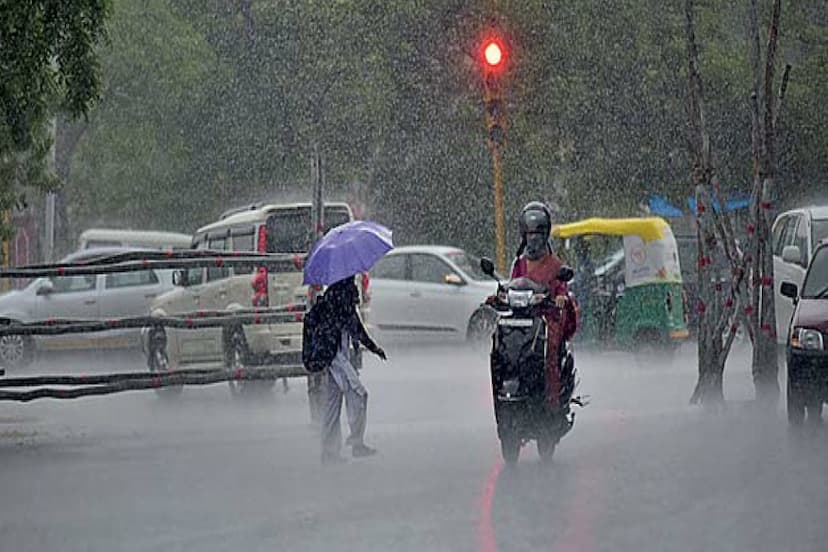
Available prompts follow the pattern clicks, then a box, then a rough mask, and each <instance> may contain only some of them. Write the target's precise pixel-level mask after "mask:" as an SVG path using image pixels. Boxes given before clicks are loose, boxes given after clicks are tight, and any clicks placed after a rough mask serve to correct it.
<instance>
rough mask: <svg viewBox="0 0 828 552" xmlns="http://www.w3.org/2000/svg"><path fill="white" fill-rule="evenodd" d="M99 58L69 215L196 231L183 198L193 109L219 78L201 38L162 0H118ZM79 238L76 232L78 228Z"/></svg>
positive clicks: (194, 130) (189, 186)
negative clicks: (99, 76) (101, 79)
mask: <svg viewBox="0 0 828 552" xmlns="http://www.w3.org/2000/svg"><path fill="white" fill-rule="evenodd" d="M110 36H111V40H110V42H109V44H107V45H106V47H104V48H103V49H102V50H101V60H102V65H103V70H104V75H105V85H104V89H103V93H102V97H101V102H100V105H99V106H98V108H97V109H96V110H95V111H94V112H93V113H92V114H91V116H90V118H89V121H88V123H87V125H86V128H85V131H84V134H83V137H82V138H81V140H80V143H79V145H78V146H77V149H76V152H75V155H74V158H73V160H72V169H71V172H70V179H69V182H68V183H67V195H68V196H69V198H70V216H71V217H72V218H73V219H74V220H78V221H85V222H86V223H87V224H88V225H115V226H123V225H124V223H126V224H128V225H132V226H135V227H153V226H162V227H171V228H180V229H186V228H190V227H191V226H192V225H194V224H197V223H198V222H200V220H199V217H198V216H197V214H196V212H197V209H198V206H188V208H186V209H182V208H181V206H182V205H183V204H184V200H185V198H186V197H188V196H190V197H202V196H204V195H209V192H210V189H209V187H207V186H205V185H206V184H207V183H202V182H197V181H196V182H191V181H189V178H188V177H189V170H190V167H191V163H192V159H193V157H194V155H195V152H194V148H195V145H196V143H197V142H196V141H197V139H198V136H197V135H198V133H199V131H200V128H199V125H200V121H199V120H198V117H199V115H200V111H199V108H200V106H201V105H202V104H204V103H205V102H207V101H209V93H210V90H211V86H212V83H213V82H214V81H215V80H220V79H222V78H224V76H225V74H224V72H223V69H222V68H221V67H220V66H219V64H218V61H217V59H216V56H215V55H214V53H213V52H212V50H211V49H210V48H209V46H208V45H207V43H206V41H205V40H204V37H203V36H202V35H201V34H199V33H197V32H195V31H194V30H193V28H192V26H191V25H190V24H189V23H188V22H187V21H186V20H184V19H182V18H181V17H179V16H178V15H176V14H175V13H174V12H173V11H172V10H171V9H170V8H169V5H168V2H166V0H147V1H145V2H132V1H130V0H116V1H115V2H114V3H113V10H112V19H111V23H110ZM78 230H81V229H80V228H78Z"/></svg>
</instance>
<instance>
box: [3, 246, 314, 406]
mask: <svg viewBox="0 0 828 552" xmlns="http://www.w3.org/2000/svg"><path fill="white" fill-rule="evenodd" d="M303 263H304V257H301V256H299V255H274V254H265V253H232V252H226V251H211V250H190V251H158V252H155V251H135V252H128V253H121V254H117V255H109V256H105V257H100V258H95V259H94V260H92V261H86V262H77V263H57V264H40V265H28V266H23V267H15V268H9V269H2V270H0V279H3V278H41V277H53V276H58V277H59V276H81V275H84V276H85V275H96V274H109V273H115V272H130V271H139V270H147V269H187V268H202V267H207V268H209V267H225V266H250V265H253V266H256V267H266V268H268V269H270V270H275V271H281V272H291V271H298V270H301V269H302V266H303ZM304 312H305V305H304V304H295V305H280V306H275V307H257V308H247V309H237V310H234V311H217V310H199V311H194V312H187V313H179V314H176V315H173V316H139V317H127V318H118V319H110V320H80V319H57V318H55V319H47V320H39V321H35V322H28V323H12V322H11V321H5V323H4V322H3V321H0V337H2V336H7V335H29V336H31V335H60V334H74V333H93V332H105V331H112V330H120V329H127V328H159V327H163V328H167V327H169V328H177V329H184V330H195V329H200V328H210V327H228V326H242V325H250V324H254V325H255V324H268V323H286V322H301V321H302V319H303V316H304ZM296 357H297V353H285V354H276V355H274V354H269V355H267V358H268V361H269V362H272V363H273V364H270V365H267V366H255V367H246V368H242V369H236V370H228V369H226V368H204V369H184V370H175V371H170V372H122V373H113V374H99V375H81V376H65V375H58V376H27V377H14V378H7V377H0V401H2V400H11V401H19V402H28V401H32V400H35V399H41V398H54V399H73V398H78V397H85V396H92V395H109V394H113V393H121V392H125V391H137V390H144V389H156V390H157V389H160V388H163V387H174V386H182V385H210V384H214V383H220V382H224V381H255V380H275V379H279V378H286V377H298V376H306V375H308V372H307V371H306V370H305V368H304V366H302V365H301V364H296V360H297V358H296ZM280 360H281V361H280ZM4 374H5V371H4V370H3V369H2V368H0V376H4ZM44 385H60V386H64V388H55V387H38V388H37V389H30V390H26V391H8V390H6V389H8V388H16V387H36V386H44ZM66 386H68V387H69V388H66Z"/></svg>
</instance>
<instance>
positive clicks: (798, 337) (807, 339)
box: [791, 328, 825, 351]
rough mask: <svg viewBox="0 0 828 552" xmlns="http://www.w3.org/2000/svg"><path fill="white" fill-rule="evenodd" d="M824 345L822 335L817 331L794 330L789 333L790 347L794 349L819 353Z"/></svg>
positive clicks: (806, 329) (807, 329)
mask: <svg viewBox="0 0 828 552" xmlns="http://www.w3.org/2000/svg"><path fill="white" fill-rule="evenodd" d="M824 345H825V344H824V343H823V341H822V333H821V332H820V331H819V330H811V329H809V328H794V329H793V332H791V347H793V348H794V349H806V350H809V351H821V350H823V349H824Z"/></svg>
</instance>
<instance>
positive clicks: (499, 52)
mask: <svg viewBox="0 0 828 552" xmlns="http://www.w3.org/2000/svg"><path fill="white" fill-rule="evenodd" d="M482 53H483V64H484V65H485V66H486V68H487V69H488V70H490V71H491V70H495V69H499V68H500V67H501V66H502V65H503V63H504V62H505V58H506V52H505V50H504V48H503V43H502V42H501V41H500V40H498V39H495V38H490V39H487V40H485V41H484V42H483V49H482Z"/></svg>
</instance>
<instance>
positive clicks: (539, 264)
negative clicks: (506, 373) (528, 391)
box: [512, 201, 577, 410]
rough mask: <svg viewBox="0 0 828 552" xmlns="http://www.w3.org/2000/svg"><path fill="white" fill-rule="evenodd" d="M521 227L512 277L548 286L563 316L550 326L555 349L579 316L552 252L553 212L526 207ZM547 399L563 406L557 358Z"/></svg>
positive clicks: (552, 358)
mask: <svg viewBox="0 0 828 552" xmlns="http://www.w3.org/2000/svg"><path fill="white" fill-rule="evenodd" d="M518 224H519V228H520V247H519V248H518V252H517V256H516V258H515V261H514V263H513V264H512V278H519V277H526V278H529V279H530V280H533V281H535V282H537V283H538V284H541V285H544V286H546V288H547V289H548V290H549V294H550V296H552V297H554V298H555V305H556V306H557V308H558V309H560V310H561V311H562V313H563V317H562V321H561V322H562V323H561V324H549V325H548V326H547V339H548V343H550V344H555V345H556V346H557V345H559V344H560V343H562V342H565V341H569V340H570V339H572V336H573V335H574V334H575V329H576V327H577V316H576V309H575V304H574V301H573V300H572V298H571V297H570V295H569V288H568V286H567V284H566V282H562V281H561V280H559V279H558V273H559V271H560V269H561V267H562V266H563V263H562V262H561V260H560V259H559V258H558V256H557V255H555V253H553V251H552V246H551V245H550V243H549V235H550V233H551V231H552V212H551V211H550V210H549V208H548V207H547V206H546V205H544V204H543V203H541V202H539V201H533V202H531V203H528V204H526V206H525V207H524V208H523V210H522V211H521V213H520V218H519V220H518ZM546 384H547V400H548V401H549V406H550V407H552V408H555V409H560V408H561V407H563V408H564V409H565V410H566V409H568V408H569V405H561V404H559V403H560V393H561V374H560V367H559V362H558V359H557V358H556V355H548V357H547V365H546Z"/></svg>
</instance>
